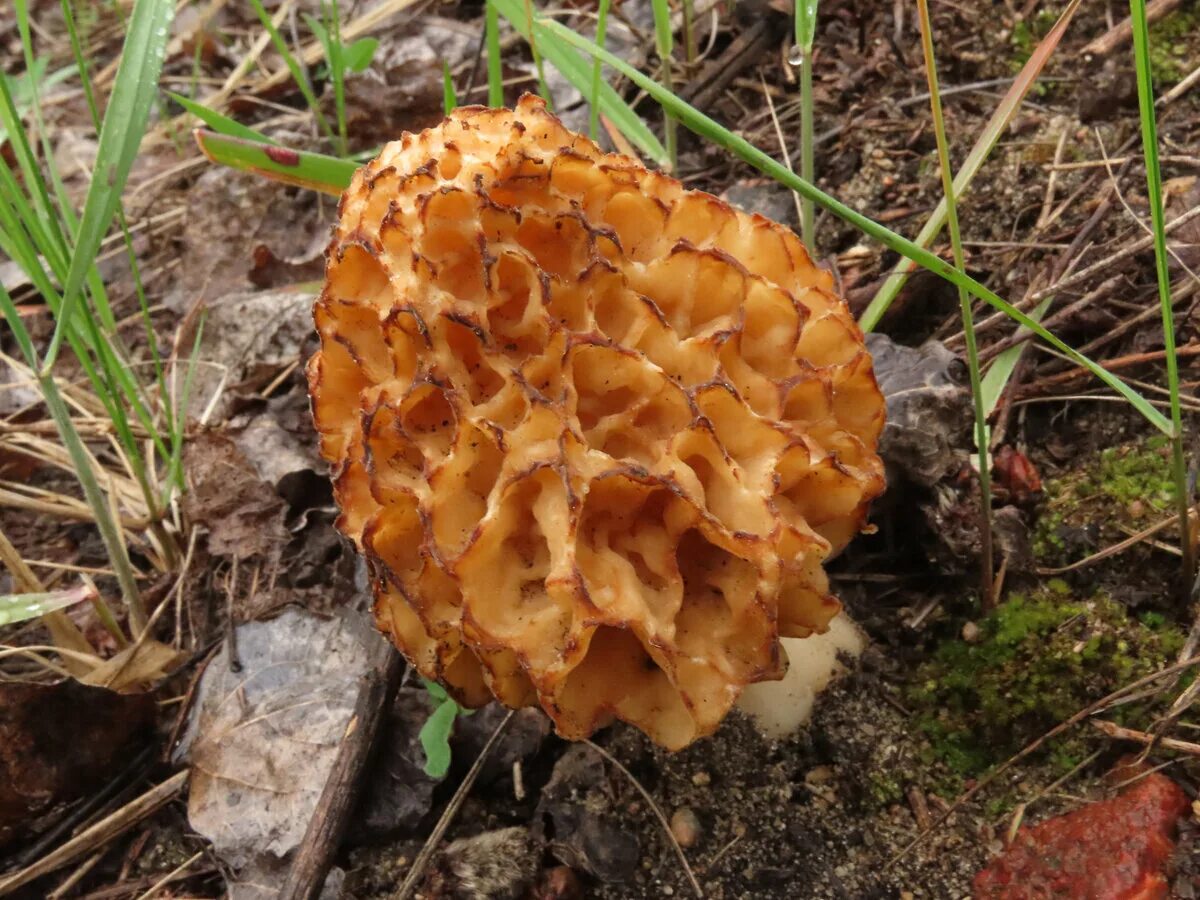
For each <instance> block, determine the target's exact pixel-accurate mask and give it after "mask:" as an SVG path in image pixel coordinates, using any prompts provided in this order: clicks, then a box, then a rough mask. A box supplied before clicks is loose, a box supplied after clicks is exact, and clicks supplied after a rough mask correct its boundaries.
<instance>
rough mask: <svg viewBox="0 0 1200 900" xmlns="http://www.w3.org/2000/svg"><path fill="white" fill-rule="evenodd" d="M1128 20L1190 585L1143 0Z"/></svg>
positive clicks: (1188, 575) (1132, 5) (1133, 5)
mask: <svg viewBox="0 0 1200 900" xmlns="http://www.w3.org/2000/svg"><path fill="white" fill-rule="evenodd" d="M1129 17H1130V21H1131V23H1132V25H1133V57H1134V64H1135V68H1136V69H1137V92H1138V112H1139V117H1140V119H1141V125H1142V153H1143V155H1144V156H1145V158H1146V193H1147V197H1148V199H1149V202H1150V224H1151V227H1152V228H1153V230H1154V268H1155V272H1156V274H1157V276H1158V302H1159V305H1160V307H1161V308H1162V327H1163V348H1164V350H1165V351H1166V357H1167V388H1168V390H1169V391H1170V393H1171V424H1172V426H1173V427H1174V429H1175V433H1174V434H1173V435H1171V472H1172V477H1173V478H1174V481H1175V494H1176V503H1177V504H1178V507H1179V509H1178V512H1179V528H1180V539H1181V543H1180V549H1181V550H1182V552H1183V587H1184V591H1185V593H1187V592H1189V591H1190V588H1191V586H1192V575H1193V573H1194V571H1195V560H1194V559H1193V557H1192V542H1191V536H1190V531H1191V528H1190V525H1189V521H1188V520H1189V518H1190V516H1189V510H1190V508H1191V503H1190V502H1189V501H1190V500H1191V498H1190V497H1189V496H1188V477H1187V461H1186V460H1185V458H1184V453H1183V411H1182V408H1181V402H1180V394H1179V392H1180V387H1179V360H1178V358H1177V357H1176V355H1175V315H1174V310H1173V304H1172V302H1171V275H1170V270H1169V267H1168V261H1167V229H1166V222H1165V219H1164V215H1163V191H1162V169H1161V167H1160V166H1159V162H1158V123H1157V122H1156V121H1155V114H1154V81H1153V76H1152V66H1151V61H1150V29H1149V26H1148V25H1147V23H1146V0H1129Z"/></svg>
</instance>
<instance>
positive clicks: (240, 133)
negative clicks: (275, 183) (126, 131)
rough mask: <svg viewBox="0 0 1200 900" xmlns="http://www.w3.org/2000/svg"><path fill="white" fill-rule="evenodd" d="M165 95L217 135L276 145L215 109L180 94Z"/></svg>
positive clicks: (167, 92) (261, 134)
mask: <svg viewBox="0 0 1200 900" xmlns="http://www.w3.org/2000/svg"><path fill="white" fill-rule="evenodd" d="M165 93H166V95H167V96H168V97H170V98H171V99H172V100H174V101H175V102H176V103H178V104H179V105H180V106H182V107H183V108H184V109H185V110H187V111H188V112H189V113H191V114H192V115H193V116H195V117H196V118H197V119H199V120H200V121H201V122H203V123H204V124H205V125H207V126H208V127H209V128H211V129H212V130H213V131H215V132H216V133H217V134H223V135H226V136H227V137H235V138H241V139H242V140H244V141H252V142H254V143H256V144H271V145H277V142H276V141H274V140H272V139H271V138H269V137H267V136H266V135H265V134H263V133H262V132H261V131H255V130H254V129H253V128H249V127H247V126H245V125H243V124H242V123H241V122H236V121H234V120H233V119H231V118H229V116H225V115H222V114H221V113H219V112H217V111H216V110H215V109H209V108H208V107H207V106H203V105H201V104H199V103H197V102H195V101H194V100H189V99H188V98H187V97H185V96H183V95H182V94H176V93H175V92H174V91H166V92H165Z"/></svg>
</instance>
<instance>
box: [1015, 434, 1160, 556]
mask: <svg viewBox="0 0 1200 900" xmlns="http://www.w3.org/2000/svg"><path fill="white" fill-rule="evenodd" d="M1170 453H1171V449H1170V446H1169V444H1168V442H1167V439H1166V438H1165V437H1163V436H1155V437H1151V438H1147V439H1146V440H1143V441H1139V442H1137V443H1134V444H1126V445H1123V446H1120V447H1108V448H1106V449H1104V450H1102V451H1101V452H1100V453H1098V454H1096V455H1094V456H1093V457H1092V458H1090V459H1087V460H1084V461H1083V463H1082V465H1081V466H1080V467H1079V468H1077V469H1075V470H1074V471H1072V472H1069V473H1067V474H1066V475H1063V476H1060V477H1056V478H1048V479H1046V481H1045V483H1044V485H1043V491H1044V494H1045V502H1044V504H1043V506H1042V509H1041V511H1040V513H1039V515H1038V520H1037V523H1036V525H1035V526H1034V530H1033V551H1034V554H1035V555H1036V556H1037V558H1038V560H1039V562H1041V563H1043V564H1049V565H1057V564H1061V563H1066V562H1072V561H1073V559H1071V558H1068V557H1069V556H1070V554H1068V553H1067V550H1068V548H1067V536H1069V535H1070V534H1071V533H1072V532H1073V531H1078V530H1080V529H1092V530H1094V531H1095V533H1096V536H1097V537H1098V538H1101V539H1102V540H1103V541H1104V542H1106V543H1112V542H1114V541H1118V540H1121V539H1123V538H1124V537H1126V536H1127V534H1128V532H1127V531H1123V530H1122V528H1121V526H1123V525H1124V526H1127V527H1128V528H1130V529H1133V530H1138V529H1141V528H1144V527H1146V526H1147V525H1149V524H1151V523H1152V522H1153V521H1155V520H1157V519H1159V518H1161V517H1162V516H1163V515H1168V514H1170V513H1171V512H1173V511H1174V504H1175V485H1174V482H1173V481H1172V480H1171V458H1170Z"/></svg>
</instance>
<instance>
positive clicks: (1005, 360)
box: [981, 296, 1054, 418]
mask: <svg viewBox="0 0 1200 900" xmlns="http://www.w3.org/2000/svg"><path fill="white" fill-rule="evenodd" d="M1053 300H1054V298H1053V296H1051V297H1047V298H1046V299H1045V300H1043V301H1042V302H1041V303H1039V304H1038V305H1037V306H1036V307H1034V309H1033V311H1032V312H1031V313H1030V314H1029V317H1030V318H1031V319H1034V320H1035V321H1038V322H1040V321H1041V320H1042V316H1044V315H1045V314H1046V310H1047V309H1049V308H1050V304H1051V302H1052V301H1053ZM1024 351H1025V342H1024V341H1022V342H1021V343H1019V344H1017V345H1016V346H1015V347H1009V348H1008V349H1007V350H1003V351H1001V352H1000V353H999V354H997V355H996V358H995V359H993V360H992V364H991V365H990V366H988V370H987V371H986V372H985V373H984V374H983V383H982V385H981V387H982V394H983V414H984V416H985V417H988V418H990V417H991V415H992V413H994V412H995V411H996V406H997V404H999V402H1000V398H1001V397H1003V396H1004V389H1005V388H1007V387H1008V382H1009V379H1010V378H1012V374H1013V372H1014V371H1015V370H1016V368H1017V363H1018V362H1020V360H1021V354H1022V353H1023V352H1024Z"/></svg>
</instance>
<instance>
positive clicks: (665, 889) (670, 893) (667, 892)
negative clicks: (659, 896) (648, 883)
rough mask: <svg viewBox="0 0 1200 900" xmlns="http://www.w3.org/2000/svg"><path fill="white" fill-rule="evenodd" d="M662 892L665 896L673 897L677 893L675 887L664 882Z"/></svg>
mask: <svg viewBox="0 0 1200 900" xmlns="http://www.w3.org/2000/svg"><path fill="white" fill-rule="evenodd" d="M662 892H663V896H664V897H671V896H674V894H675V888H673V887H671V886H670V885H669V884H664V885H663V888H662Z"/></svg>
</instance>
